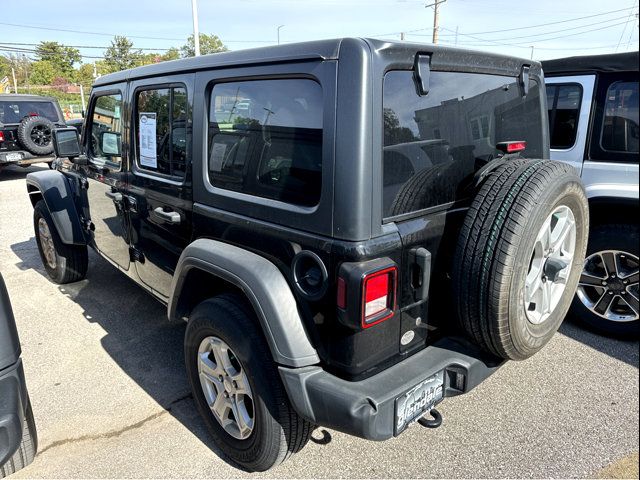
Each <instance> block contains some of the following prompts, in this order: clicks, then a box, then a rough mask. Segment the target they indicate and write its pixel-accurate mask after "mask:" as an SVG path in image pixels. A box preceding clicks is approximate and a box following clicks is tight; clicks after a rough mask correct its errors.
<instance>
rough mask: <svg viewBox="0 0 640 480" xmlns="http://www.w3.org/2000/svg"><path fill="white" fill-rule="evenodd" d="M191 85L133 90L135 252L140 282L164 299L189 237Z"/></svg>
mask: <svg viewBox="0 0 640 480" xmlns="http://www.w3.org/2000/svg"><path fill="white" fill-rule="evenodd" d="M192 86H193V75H192V74H187V75H175V76H170V77H163V78H159V79H158V78H156V79H152V80H139V81H134V82H132V83H131V86H130V92H131V93H130V102H131V111H132V117H131V133H130V135H131V138H130V140H131V150H130V151H131V166H132V168H131V177H130V178H131V184H130V186H129V191H128V198H129V201H130V203H131V208H130V211H129V214H130V217H131V232H132V239H131V241H132V247H133V250H132V252H133V257H134V258H135V265H136V271H137V274H138V276H139V278H140V280H141V281H142V282H143V283H144V284H145V285H146V286H147V287H148V288H150V289H151V290H152V291H154V293H156V294H158V295H159V296H160V297H162V298H164V299H166V298H167V297H168V296H169V293H170V288H171V280H172V277H173V272H174V271H175V267H176V265H177V263H178V259H179V257H180V254H181V253H182V250H183V249H184V248H185V247H186V245H187V244H188V243H189V241H190V239H191V211H192V194H191V191H192V190H191V148H192V146H191V131H192V115H191V111H192V108H191V103H192V95H193V88H192Z"/></svg>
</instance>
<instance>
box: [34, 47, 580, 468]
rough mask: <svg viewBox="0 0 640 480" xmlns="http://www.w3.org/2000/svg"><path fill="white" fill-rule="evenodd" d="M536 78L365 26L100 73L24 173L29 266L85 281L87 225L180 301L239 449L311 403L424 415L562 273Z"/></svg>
mask: <svg viewBox="0 0 640 480" xmlns="http://www.w3.org/2000/svg"><path fill="white" fill-rule="evenodd" d="M265 59H267V60H266V61H265ZM543 87H544V84H543V80H542V71H541V68H540V64H539V63H536V62H531V61H528V60H521V59H517V58H508V57H503V56H498V55H492V54H481V53H470V52H468V51H466V50H456V49H452V48H447V47H437V46H433V45H422V44H410V43H393V42H381V41H377V40H365V39H342V40H326V41H319V42H310V43H303V44H290V45H281V46H277V47H275V46H274V47H268V48H263V49H255V50H247V51H238V52H227V53H220V54H216V55H210V56H201V57H196V58H189V59H183V60H179V61H176V62H170V63H162V64H156V65H151V66H145V67H140V68H136V69H133V70H129V71H125V72H120V73H114V74H111V75H105V76H103V77H101V78H100V79H98V80H97V82H96V84H95V85H94V87H93V89H92V94H91V98H90V102H89V109H88V116H87V119H86V123H85V126H84V134H83V136H82V140H81V142H79V141H78V135H77V131H76V130H75V129H73V128H66V129H59V130H56V132H55V134H54V140H55V143H54V144H55V145H56V152H57V156H59V157H61V161H59V162H56V170H54V171H44V172H37V173H30V174H29V175H27V190H28V193H29V196H30V199H31V202H32V204H33V206H34V227H35V234H36V238H37V244H38V248H39V250H40V254H41V257H42V261H43V264H44V268H45V269H46V271H47V273H48V274H49V276H50V278H51V279H52V280H53V281H54V282H57V283H67V282H74V281H78V280H80V279H82V278H84V276H85V274H86V272H87V247H88V246H89V247H92V248H94V249H95V250H96V251H98V252H99V253H100V254H101V255H102V256H103V257H104V258H106V259H107V260H108V261H109V262H111V263H112V264H113V265H115V266H117V267H118V268H119V269H120V270H121V271H122V272H123V273H124V274H125V275H128V276H129V277H130V278H132V279H133V280H134V281H135V282H137V283H138V284H139V285H140V286H141V287H142V288H144V289H145V290H147V291H148V292H150V293H151V294H152V295H153V296H154V297H156V298H157V299H158V300H159V301H160V302H162V303H163V304H165V305H166V306H167V315H168V317H169V319H170V320H171V321H186V322H187V327H186V335H185V343H184V347H185V348H184V351H185V363H186V368H187V375H188V377H189V381H190V383H191V387H192V390H193V395H194V399H195V403H196V405H197V407H198V409H199V411H200V413H201V415H202V417H203V419H204V421H205V423H206V424H207V426H208V428H209V430H210V432H211V434H212V436H213V438H214V440H215V443H216V444H217V445H218V446H219V447H220V449H221V450H222V451H223V452H225V454H227V455H228V456H229V457H230V458H231V459H232V460H233V461H235V462H237V463H238V464H240V465H242V466H243V467H244V468H246V469H249V470H266V469H268V468H271V467H272V466H274V465H276V464H278V463H280V462H281V461H283V460H284V459H285V458H287V457H289V456H290V455H291V454H293V453H295V452H297V451H299V450H300V449H301V448H302V447H303V446H304V445H305V444H306V442H307V440H308V438H309V435H310V433H311V430H312V428H313V426H314V425H320V426H325V427H330V428H334V429H336V430H339V431H342V432H346V433H348V434H352V435H356V436H359V437H362V438H366V439H371V440H385V439H388V438H391V437H394V436H396V435H399V434H401V433H402V432H403V431H404V430H405V429H406V428H407V427H408V426H409V425H410V424H411V423H412V422H414V421H418V422H420V424H422V425H425V426H431V427H435V426H438V425H439V424H440V422H441V420H442V419H441V416H440V415H439V414H438V412H437V410H436V409H435V408H434V407H435V406H436V404H438V402H440V401H441V400H443V398H445V397H449V396H454V395H459V394H462V393H466V392H469V391H470V390H471V389H473V388H474V387H475V386H476V385H478V384H479V383H480V382H482V381H483V380H484V379H486V378H487V377H488V376H489V375H491V374H492V373H493V372H494V371H496V369H497V368H498V367H499V366H500V365H502V363H503V362H504V361H505V360H506V359H515V360H523V359H526V358H528V357H530V356H531V355H533V354H534V353H536V352H537V351H538V350H540V349H541V348H542V347H543V346H544V345H545V344H546V343H547V342H548V341H549V339H550V338H551V336H552V335H553V334H554V332H555V331H556V330H557V329H558V327H559V325H560V323H561V322H562V320H563V318H564V316H565V314H566V312H567V309H568V308H569V304H570V302H571V299H572V297H573V295H574V293H575V288H576V286H577V283H578V279H579V276H580V273H581V267H582V263H583V260H584V251H585V248H586V241H587V229H588V221H589V220H588V205H587V200H586V196H585V193H584V189H583V187H582V184H581V181H580V179H579V178H578V176H577V175H576V174H575V172H574V171H573V169H571V167H569V166H567V165H564V164H562V163H559V162H551V161H548V160H547V159H548V156H549V143H548V124H547V115H546V111H545V109H546V102H545V96H544V94H543V92H544V90H543ZM236 101H237V102H236ZM240 101H241V102H242V104H243V108H242V111H241V112H237V113H234V112H233V111H231V110H228V109H225V108H223V106H225V105H229V104H234V103H240ZM383 112H384V114H383ZM104 124H107V125H108V127H109V128H108V129H105V128H104ZM94 134H97V142H94V141H93V140H92V139H93V138H95V137H94ZM411 142H413V143H415V146H416V147H417V150H416V149H412V148H409V147H408V146H407V144H408V143H411ZM401 144H402V146H401V147H398V148H395V149H394V148H392V147H393V145H401ZM412 152H413V153H412ZM397 153H402V155H396V154H397ZM414 154H417V156H418V158H417V159H414V160H413V161H412V160H411V159H410V160H409V166H410V167H411V169H409V168H407V169H404V170H402V172H401V175H397V174H395V172H394V165H393V162H394V158H396V159H398V158H399V159H402V158H403V155H409V156H411V155H414ZM427 157H428V158H427ZM398 161H402V160H398ZM402 163H403V164H404V165H405V166H406V163H407V162H406V161H402ZM383 165H384V167H383ZM400 167H401V165H400V164H398V168H400ZM390 186H393V187H394V188H388V187H390ZM396 187H397V188H396ZM113 308H130V307H128V306H126V305H118V304H116V303H114V304H113ZM133 317H135V312H132V318H133Z"/></svg>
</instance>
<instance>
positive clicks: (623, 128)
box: [543, 52, 640, 336]
mask: <svg viewBox="0 0 640 480" xmlns="http://www.w3.org/2000/svg"><path fill="white" fill-rule="evenodd" d="M543 69H544V74H545V83H546V86H547V104H548V109H549V130H550V142H551V158H552V159H554V160H560V161H563V162H566V163H569V164H571V165H573V166H574V167H575V168H576V169H577V170H578V171H579V172H580V175H581V177H582V180H583V182H584V184H585V187H586V191H587V196H588V198H589V206H590V213H591V232H590V238H589V246H588V250H587V258H586V260H585V268H584V272H583V275H582V277H581V280H580V286H579V287H578V291H577V293H576V298H575V299H574V301H573V305H572V307H571V311H570V314H571V315H572V316H573V317H575V318H576V319H578V320H580V321H582V322H584V323H587V324H588V325H590V326H592V327H594V328H595V329H597V330H599V331H601V332H603V333H608V334H614V335H621V336H635V335H637V334H638V331H639V324H640V321H639V320H638V318H639V316H638V315H639V308H638V257H639V253H638V248H639V247H638V244H639V243H640V241H639V233H638V231H639V228H638V218H639V217H638V213H639V212H638V210H639V209H638V139H639V137H640V135H639V127H638V123H639V122H638V52H631V53H621V54H611V55H597V56H585V57H571V58H561V59H556V60H549V61H547V62H543Z"/></svg>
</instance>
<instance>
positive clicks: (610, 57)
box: [542, 52, 638, 76]
mask: <svg viewBox="0 0 640 480" xmlns="http://www.w3.org/2000/svg"><path fill="white" fill-rule="evenodd" d="M542 69H543V70H544V74H545V75H546V76H553V75H555V76H558V75H560V74H562V75H567V74H579V73H594V72H637V71H638V52H627V53H611V54H606V55H586V56H582V57H566V58H556V59H554V60H545V61H543V62H542Z"/></svg>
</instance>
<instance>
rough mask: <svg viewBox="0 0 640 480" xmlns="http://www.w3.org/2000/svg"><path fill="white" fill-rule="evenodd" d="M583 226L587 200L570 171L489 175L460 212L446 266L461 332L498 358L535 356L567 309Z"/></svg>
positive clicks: (523, 163) (512, 168)
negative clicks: (454, 244)
mask: <svg viewBox="0 0 640 480" xmlns="http://www.w3.org/2000/svg"><path fill="white" fill-rule="evenodd" d="M588 226H589V216H588V203H587V198H586V195H585V192H584V188H583V186H582V183H581V181H580V179H579V178H578V177H577V176H576V175H575V172H574V171H573V169H572V168H571V167H570V166H568V165H566V164H563V163H560V162H551V161H544V160H509V161H506V162H505V163H504V164H503V165H502V166H500V167H498V168H496V169H495V170H494V171H492V172H491V173H490V174H489V175H488V176H487V178H486V180H485V181H484V183H483V184H482V185H481V187H480V190H479V191H478V193H477V195H476V196H475V198H474V199H473V201H472V204H471V207H470V208H469V210H468V212H467V215H466V217H465V220H464V223H463V226H462V229H461V232H460V236H459V239H458V244H457V249H456V255H455V260H454V267H453V289H454V294H455V299H456V302H457V304H458V308H457V313H458V320H459V322H460V324H461V326H462V327H463V329H464V331H465V332H466V333H467V334H468V335H469V336H470V337H471V338H472V339H473V340H474V341H475V342H476V343H478V344H479V345H480V346H481V347H482V348H484V349H485V350H486V351H488V352H490V353H492V354H493V355H496V356H498V357H501V358H504V359H511V360H523V359H526V358H528V357H530V356H532V355H533V354H535V353H536V352H537V351H539V350H540V349H541V348H542V347H543V346H544V345H545V344H546V343H547V342H548V341H549V340H550V338H551V337H552V336H553V334H554V333H555V332H556V330H557V329H558V327H559V326H560V324H561V323H562V320H563V319H564V317H565V315H566V313H567V310H568V309H569V306H570V304H571V300H572V298H573V295H574V293H575V291H576V287H577V285H578V279H579V277H580V273H581V270H582V263H583V261H584V255H585V251H586V246H587V236H588ZM554 235H555V236H554ZM560 240H562V241H560Z"/></svg>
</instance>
